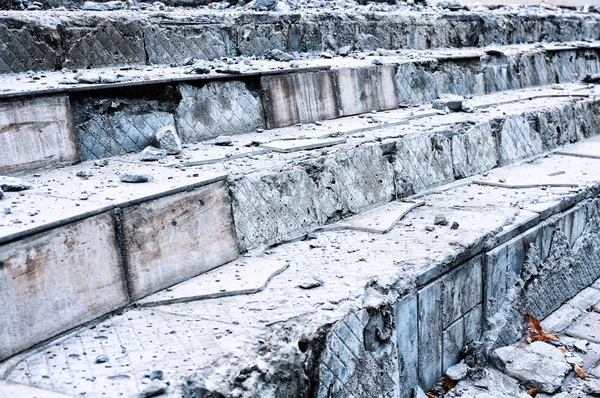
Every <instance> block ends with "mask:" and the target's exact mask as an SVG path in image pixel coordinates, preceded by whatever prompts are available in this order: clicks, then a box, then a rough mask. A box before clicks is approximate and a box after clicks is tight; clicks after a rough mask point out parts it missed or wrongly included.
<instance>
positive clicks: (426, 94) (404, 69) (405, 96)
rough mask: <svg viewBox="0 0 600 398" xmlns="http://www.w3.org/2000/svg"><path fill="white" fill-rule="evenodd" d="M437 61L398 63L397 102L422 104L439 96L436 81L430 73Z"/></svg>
mask: <svg viewBox="0 0 600 398" xmlns="http://www.w3.org/2000/svg"><path fill="white" fill-rule="evenodd" d="M435 66H437V63H435V62H433V61H431V62H427V63H415V62H407V63H402V64H399V65H398V69H397V71H396V88H397V90H398V93H397V96H398V101H399V102H405V103H408V104H422V103H424V102H427V101H433V100H434V99H436V98H438V97H439V93H440V88H439V86H438V82H437V80H436V79H435V77H434V76H433V74H432V73H431V71H430V69H434V67H435Z"/></svg>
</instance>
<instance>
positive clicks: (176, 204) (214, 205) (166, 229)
mask: <svg viewBox="0 0 600 398" xmlns="http://www.w3.org/2000/svg"><path fill="white" fill-rule="evenodd" d="M122 222H123V234H124V246H125V257H126V260H127V267H128V270H129V278H130V281H129V284H130V288H131V295H132V298H134V299H139V298H142V297H144V296H147V295H148V294H151V293H154V292H156V291H158V290H160V289H164V288H166V287H168V286H171V285H174V284H176V283H179V282H182V281H184V280H186V279H189V278H191V277H193V276H196V275H199V274H201V273H202V272H206V271H208V270H210V269H213V268H215V267H218V266H219V265H222V264H224V263H226V262H228V261H231V260H233V259H235V258H236V257H237V255H238V251H237V243H236V240H235V237H234V232H233V225H232V224H233V220H232V218H231V207H230V204H229V198H228V194H227V188H226V185H225V183H224V182H219V183H215V184H211V185H207V186H204V187H201V188H198V189H195V190H193V191H191V192H185V193H181V194H176V195H170V196H167V197H163V198H160V199H156V200H152V201H149V202H144V203H141V204H139V205H135V206H131V207H128V208H125V209H123V211H122Z"/></svg>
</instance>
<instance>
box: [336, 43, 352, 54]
mask: <svg viewBox="0 0 600 398" xmlns="http://www.w3.org/2000/svg"><path fill="white" fill-rule="evenodd" d="M350 51H352V48H351V47H350V46H344V47H340V48H339V49H338V54H339V55H341V56H342V57H345V56H347V55H348V54H350Z"/></svg>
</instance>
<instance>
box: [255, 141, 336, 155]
mask: <svg viewBox="0 0 600 398" xmlns="http://www.w3.org/2000/svg"><path fill="white" fill-rule="evenodd" d="M345 142H346V139H345V138H324V139H306V140H283V141H271V142H269V143H268V144H261V148H265V149H268V150H270V151H274V152H283V153H290V152H296V151H308V150H311V149H319V148H326V147H329V146H334V145H339V144H344V143H345Z"/></svg>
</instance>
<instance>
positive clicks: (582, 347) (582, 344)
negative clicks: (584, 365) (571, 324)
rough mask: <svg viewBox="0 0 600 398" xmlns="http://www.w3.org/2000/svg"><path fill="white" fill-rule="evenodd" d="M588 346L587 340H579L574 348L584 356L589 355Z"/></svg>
mask: <svg viewBox="0 0 600 398" xmlns="http://www.w3.org/2000/svg"><path fill="white" fill-rule="evenodd" d="M587 345H588V341H587V340H577V341H576V342H575V343H574V344H573V347H575V349H576V350H577V351H579V352H581V353H583V354H586V353H587Z"/></svg>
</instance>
